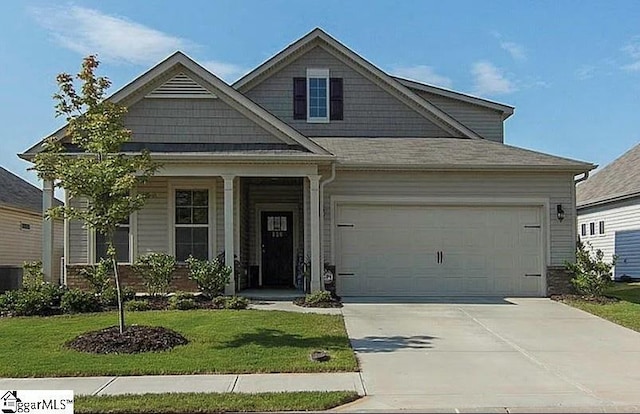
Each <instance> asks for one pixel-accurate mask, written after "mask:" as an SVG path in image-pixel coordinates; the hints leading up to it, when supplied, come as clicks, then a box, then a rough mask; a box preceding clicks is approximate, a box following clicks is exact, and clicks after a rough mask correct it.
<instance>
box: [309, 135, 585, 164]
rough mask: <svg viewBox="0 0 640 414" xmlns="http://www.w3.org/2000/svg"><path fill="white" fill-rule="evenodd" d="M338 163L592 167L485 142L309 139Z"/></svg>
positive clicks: (479, 140)
mask: <svg viewBox="0 0 640 414" xmlns="http://www.w3.org/2000/svg"><path fill="white" fill-rule="evenodd" d="M312 139H313V141H315V142H316V143H317V144H319V145H321V146H322V147H324V148H326V149H327V150H328V151H330V152H331V153H332V154H334V155H336V156H337V158H338V164H342V165H346V166H353V167H358V166H362V167H366V166H367V165H369V166H374V165H375V166H388V167H403V166H405V167H410V168H421V167H422V168H454V169H457V168H479V169H480V168H498V169H508V168H517V169H550V170H567V171H575V172H578V173H579V172H584V171H588V170H591V169H593V168H595V166H594V165H593V164H590V163H586V162H582V161H576V160H571V159H568V158H562V157H557V156H554V155H549V154H544V153H541V152H536V151H531V150H527V149H523V148H518V147H512V146H509V145H504V144H501V143H498V142H493V141H489V140H484V139H461V138H324V137H323V138H312Z"/></svg>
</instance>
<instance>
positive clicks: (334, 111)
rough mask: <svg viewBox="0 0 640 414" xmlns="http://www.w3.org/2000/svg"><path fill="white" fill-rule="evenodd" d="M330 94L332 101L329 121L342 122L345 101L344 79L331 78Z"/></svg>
mask: <svg viewBox="0 0 640 414" xmlns="http://www.w3.org/2000/svg"><path fill="white" fill-rule="evenodd" d="M329 93H330V94H331V97H330V98H331V99H330V101H329V102H330V103H329V105H330V106H329V109H330V110H329V114H330V116H329V119H331V120H335V121H342V120H343V119H344V118H343V114H342V112H343V106H344V105H343V103H342V101H343V99H342V96H343V94H342V78H331V79H330V80H329Z"/></svg>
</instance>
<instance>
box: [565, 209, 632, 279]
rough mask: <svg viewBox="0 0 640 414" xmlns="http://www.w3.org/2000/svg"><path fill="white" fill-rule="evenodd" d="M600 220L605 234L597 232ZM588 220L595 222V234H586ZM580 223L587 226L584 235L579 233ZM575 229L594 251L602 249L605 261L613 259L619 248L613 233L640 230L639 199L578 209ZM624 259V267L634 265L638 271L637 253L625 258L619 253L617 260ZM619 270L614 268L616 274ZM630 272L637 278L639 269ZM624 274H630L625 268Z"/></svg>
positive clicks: (617, 275) (618, 274) (617, 274)
mask: <svg viewBox="0 0 640 414" xmlns="http://www.w3.org/2000/svg"><path fill="white" fill-rule="evenodd" d="M600 221H604V230H605V233H604V235H601V234H598V233H599V231H598V230H599V228H598V227H599V222H600ZM590 223H595V230H596V234H595V235H593V236H591V235H590V234H589V224H590ZM582 224H586V225H587V235H586V236H582V234H581V233H580V229H581V226H582ZM577 230H578V234H579V235H580V239H581V240H582V241H583V242H585V243H589V244H590V245H591V246H592V247H593V249H595V250H602V252H603V253H604V258H605V260H606V261H612V260H613V255H614V254H618V255H620V251H619V246H618V248H617V247H616V233H619V232H629V231H640V200H638V199H631V200H625V201H620V202H616V203H609V204H605V205H601V206H596V207H590V208H585V209H581V210H580V211H579V212H578V229H577ZM625 259H626V260H627V263H625V267H626V268H633V267H635V268H637V269H638V270H640V263H638V261H639V260H640V252H638V254H637V255H635V254H634V255H631V257H627V255H624V254H623V255H620V257H619V258H618V262H623V261H624V260H625ZM618 270H619V269H615V268H614V273H615V275H616V277H619V276H621V275H622V274H621V273H620V272H619V271H618ZM632 271H633V272H634V273H636V274H629V275H630V276H633V277H640V271H638V272H636V271H635V270H632ZM626 273H629V271H628V270H627V271H626Z"/></svg>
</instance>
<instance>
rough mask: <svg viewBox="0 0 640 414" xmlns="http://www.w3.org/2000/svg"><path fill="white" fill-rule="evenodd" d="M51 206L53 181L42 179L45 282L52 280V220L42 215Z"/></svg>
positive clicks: (43, 267) (43, 268)
mask: <svg viewBox="0 0 640 414" xmlns="http://www.w3.org/2000/svg"><path fill="white" fill-rule="evenodd" d="M51 207H53V181H51V180H43V181H42V271H43V272H44V279H45V280H46V281H47V282H52V283H53V282H54V280H53V269H54V266H55V265H56V264H55V263H53V220H52V219H47V218H45V217H44V215H45V214H46V213H47V210H49V209H50V208H51ZM58 265H60V264H59V263H58Z"/></svg>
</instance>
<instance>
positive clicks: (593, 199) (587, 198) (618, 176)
mask: <svg viewBox="0 0 640 414" xmlns="http://www.w3.org/2000/svg"><path fill="white" fill-rule="evenodd" d="M635 194H640V144H637V145H636V146H634V147H633V148H631V149H630V150H629V151H627V152H625V153H624V154H622V156H620V157H619V158H617V159H616V160H614V161H613V162H611V163H610V164H608V165H607V166H605V167H604V168H602V169H601V170H599V171H597V172H596V173H595V174H593V175H592V176H591V177H589V178H588V179H587V180H586V181H583V182H582V183H580V184H578V186H577V188H576V204H577V205H578V206H584V205H587V204H594V203H600V202H606V201H609V200H613V199H618V198H624V197H627V196H631V195H635Z"/></svg>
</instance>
